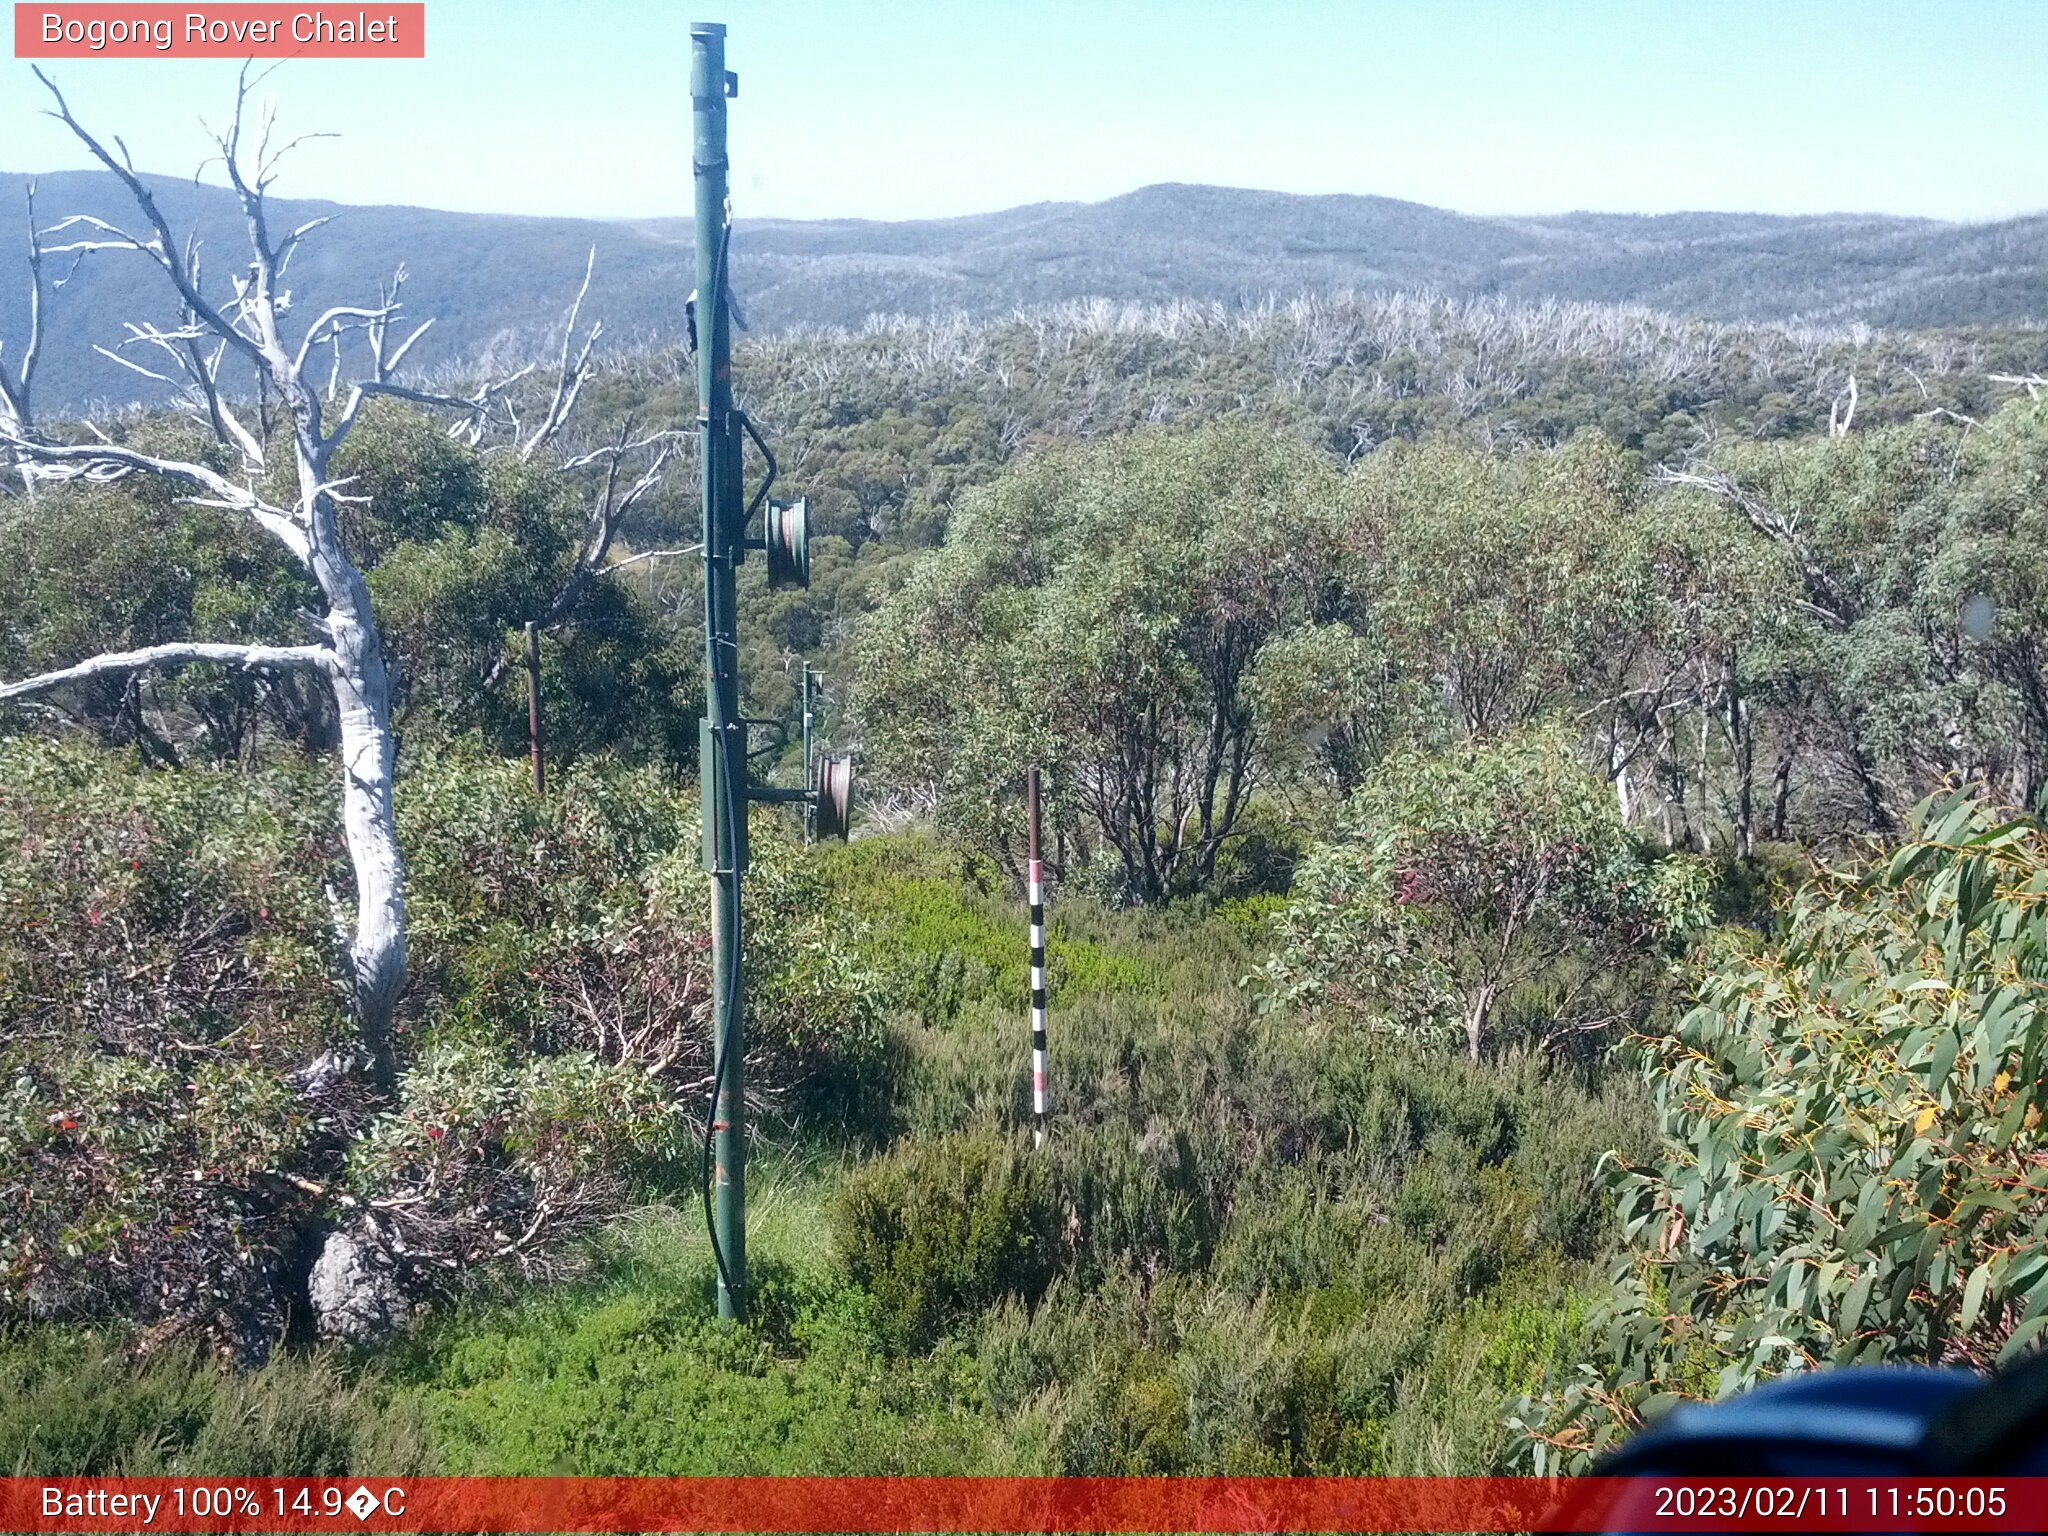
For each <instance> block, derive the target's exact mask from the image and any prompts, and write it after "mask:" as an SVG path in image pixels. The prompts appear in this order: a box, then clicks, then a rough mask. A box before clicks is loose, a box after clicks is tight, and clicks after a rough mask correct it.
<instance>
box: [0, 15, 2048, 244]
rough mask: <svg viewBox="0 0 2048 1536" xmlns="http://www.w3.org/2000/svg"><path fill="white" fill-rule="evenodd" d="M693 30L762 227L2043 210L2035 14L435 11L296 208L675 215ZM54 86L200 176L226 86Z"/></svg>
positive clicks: (191, 79) (2044, 53) (2047, 203)
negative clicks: (1133, 205) (958, 217)
mask: <svg viewBox="0 0 2048 1536" xmlns="http://www.w3.org/2000/svg"><path fill="white" fill-rule="evenodd" d="M372 8H373V9H374V6H372ZM348 9H350V10H353V9H355V5H354V4H351V5H350V6H349V7H348ZM8 10H9V11H10V12H11V7H9V8H8ZM700 16H701V17H703V18H704V19H710V20H722V21H724V22H725V23H726V24H727V26H728V27H729V29H730V38H729V50H730V52H729V57H728V62H729V64H730V65H731V67H733V68H735V69H737V70H738V71H739V73H740V77H741V81H742V90H741V95H740V98H739V100H738V101H737V102H735V103H734V104H733V119H732V158H733V165H734V202H735V205H736V211H737V212H739V213H740V214H741V216H743V217H745V216H749V215H753V216H760V215H784V216H790V217H801V218H817V217H825V216H835V215H844V216H852V217H865V218H889V219H893V218H908V217H918V216H937V215H948V214H958V213H970V212H978V211H983V210H988V209H994V208H1002V207H1008V206H1011V205H1014V204H1018V203H1028V202H1038V201H1044V200H1050V199H1064V198H1078V199H1095V198H1102V197H1109V196H1113V195H1115V194H1116V193H1119V192H1124V191H1128V190H1130V189H1131V188H1133V187H1138V186H1143V185H1145V184H1147V183H1149V182H1157V181H1199V182H1213V183H1219V184H1224V185H1233V186H1255V187H1270V188H1276V189H1280V190H1283V191H1291V192H1357V193H1381V194H1385V195H1388V196H1393V197H1404V198H1412V199H1414V200H1416V201H1420V202H1427V203H1433V204H1437V205H1439V206H1443V207H1450V208H1457V209H1462V210H1465V211H1468V212H1474V213H1540V212H1562V211H1565V210H1569V209H1574V208H1594V209H1604V210H1616V211H1631V212H1662V211H1667V210H1671V209H1679V208H1715V209H1752V210H1760V211H1767V212H1779V213H1798V212H1818V211H1823V210H1858V211H1882V212H1892V213H1915V214H1929V215H1934V216H1938V217H1943V218H1968V219H1981V218H1995V217H2002V216H2005V215H2008V214H2013V213H2019V212H2026V211H2031V210H2035V209H2039V208H2043V207H2048V186H2044V181H2048V92H2043V90H2042V89H2041V85H2040V76H2041V70H2042V68H2043V65H2044V61H2048V0H1946V3H1933V0H1928V3H1917V4H1902V3H1893V0H1774V3H1749V0H1693V3H1690V4H1678V3H1660V0H1632V3H1625V0H1239V3H1235V4H1230V5H1219V4H1213V3H1209V0H1074V3H1069V0H838V3H832V0H726V3H724V4H723V5H718V4H708V5H707V4H702V3H699V0H580V3H577V0H428V3H427V55H428V56H427V58H426V59H425V60H422V61H392V62H360V61H332V60H321V61H306V62H300V63H294V64H291V65H288V66H287V67H286V68H285V69H284V70H283V71H282V72H281V73H280V74H279V75H278V76H276V77H275V82H276V84H275V89H276V93H277V95H278V98H279V101H280V106H281V116H282V119H283V121H284V123H285V125H286V126H287V127H290V128H293V129H297V130H314V129H323V130H333V131H337V132H339V133H341V134H342V135H343V137H342V138H341V139H340V140H339V141H338V142H327V143H320V144H315V145H311V146H308V147H307V148H306V149H305V150H303V151H302V152H301V154H300V155H299V157H298V159H297V160H296V162H295V164H294V166H293V167H292V169H291V170H290V171H289V173H288V174H287V176H286V177H285V179H284V181H283V182H282V183H281V185H280V188H279V190H280V192H281V193H284V194H286V195H300V196H318V197H332V198H337V199H340V200H342V201H345V202H403V203H421V204H427V205H431V206H436V207H443V208H461V209H473V210H479V211H493V212H508V213H555V214H578V215H592V216H608V215H619V216H625V215H634V216H639V215H651V214H676V213H682V212H685V211H687V207H688V200H689V193H688V186H687V181H688V175H687V154H688V151H687V142H686V136H687V128H688V125H687V106H688V103H687V63H688V35H687V34H688V23H689V22H690V21H691V20H693V19H697V18H699V17H700ZM55 70H56V72H57V77H58V80H59V83H60V84H62V85H63V86H64V87H65V88H66V90H67V91H68V92H69V93H70V94H71V95H72V97H73V99H74V102H75V104H76V106H77V107H78V109H79V111H80V113H81V115H82V116H85V117H86V118H87V120H88V121H89V122H91V123H92V124H94V125H97V126H98V127H101V128H104V129H105V130H106V131H108V132H110V133H111V132H119V133H122V134H123V135H125V136H126V138H127V140H128V143H129V145H130V147H131V149H132V150H133V152H134V153H135V156H136V160H137V163H138V164H140V165H142V166H143V167H144V168H145V169H149V170H158V171H164V172H168V173H182V174H189V173H190V171H191V170H192V169H193V167H194V166H195V165H196V164H197V162H198V161H199V159H200V158H201V157H202V155H203V153H204V141H203V140H202V138H201V137H200V135H199V131H198V128H197V120H198V118H199V117H200V116H201V115H203V114H217V113H218V112H219V111H220V110H221V108H222V106H223V104H224V102H225V100H226V93H227V86H228V83H229V81H230V79H231V77H232V74H233V66H232V65H227V64H223V63H220V62H216V61H204V60H169V61H159V60H150V61H146V62H128V61H100V60H90V61H84V60H80V61H63V62H60V63H59V64H57V65H56V66H55ZM37 95H38V88H37V87H36V85H35V81H34V80H33V78H32V77H31V76H30V75H29V72H28V65H27V64H26V63H23V62H21V61H18V60H16V59H14V58H13V57H12V56H11V49H10V50H9V56H8V57H6V58H4V59H0V170H48V169H53V168H58V167H67V166H74V165H78V164H81V163H83V162H82V160H81V156H80V153H79V152H78V151H77V150H76V148H75V147H74V146H73V145H72V144H71V143H70V142H69V141H68V139H67V137H66V136H65V135H64V133H63V132H62V130H61V129H60V128H59V127H58V125H56V124H53V123H49V122H47V121H45V120H43V119H42V118H40V117H39V116H38V115H37V113H36V108H37V106H38V104H39V103H38V101H37Z"/></svg>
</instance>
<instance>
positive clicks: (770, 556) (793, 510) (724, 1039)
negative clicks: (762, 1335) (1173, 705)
mask: <svg viewBox="0 0 2048 1536" xmlns="http://www.w3.org/2000/svg"><path fill="white" fill-rule="evenodd" d="M738 94H739V76H738V75H735V74H731V73H729V72H728V71H727V70H726V67H725V28H724V27H723V26H721V25H719V24H718V23H717V22H712V21H700V22H694V23H692V24H691V27H690V106H691V119H692V125H693V126H692V133H691V140H692V145H691V162H692V166H693V169H694V170H695V173H696V183H697V207H696V236H697V291H696V293H695V295H693V296H692V299H691V302H690V345H691V347H692V348H693V349H694V350H695V352H696V358H697V401H698V406H697V428H698V434H699V435H698V443H699V446H700V449H701V458H702V461H703V487H702V489H703V513H704V708H705V715H704V719H703V720H702V721H701V722H700V723H699V727H698V733H697V780H698V786H699V790H700V793H701V794H702V797H703V802H704V827H703V849H704V868H705V869H706V870H707V871H708V872H709V873H710V875H711V880H712V885H711V1017H712V1020H713V1025H712V1027H713V1030H714V1036H715V1038H714V1044H713V1057H712V1090H711V1112H710V1114H709V1115H707V1116H706V1117H705V1124H704V1154H705V1162H706V1168H705V1177H706V1190H705V1206H706V1215H707V1219H708V1224H709V1225H710V1228H711V1242H712V1249H713V1254H714V1256H715V1259H716V1262H717V1266H718V1315H719V1316H720V1317H723V1318H728V1319H735V1320H736V1319H740V1318H744V1317H745V1316H746V1315H747V1126H746V1087H747V1085H746V1040H745V1030H744V1028H743V1024H744V1017H745V1015H744V1008H743V1003H744V987H743V985H742V982H743V980H744V978H745V974H746V970H745V962H744V951H743V949H742V946H741V932H740V877H741V876H742V875H744V874H745V873H746V868H747V805H748V803H749V802H751V801H756V800H760V801H766V802H769V803H771V804H776V805H801V806H802V807H803V808H804V820H805V827H806V831H807V834H809V835H815V836H817V837H837V838H839V839H841V840H842V841H843V840H844V839H845V838H846V836H847V830H848V827H849V825H850V823H851V820H852V816H853V762H852V759H850V758H846V757H833V758H825V759H822V760H821V761H819V762H818V763H817V764H816V772H815V776H813V765H812V761H811V755H810V749H811V711H810V705H811V692H810V669H809V668H808V667H807V668H805V669H804V785H803V787H802V788H800V789H780V788H777V787H775V786H773V785H769V784H754V783H751V782H749V775H748V769H747V764H748V761H749V759H750V757H751V756H752V754H751V753H750V751H749V748H748V742H747V728H748V727H749V726H750V725H765V726H768V727H770V728H771V729H775V730H778V731H780V732H781V733H782V739H781V740H778V741H774V742H771V743H770V744H769V745H768V746H767V747H764V748H763V749H762V750H763V751H775V750H777V749H778V748H780V747H781V746H783V745H784V744H785V743H786V742H787V739H788V732H787V729H786V728H785V727H784V726H783V725H782V722H780V721H774V720H749V719H747V718H746V717H745V716H744V715H742V714H741V713H740V678H739V613H738V605H737V587H738V568H739V564H740V562H741V561H742V560H744V559H746V557H747V551H748V550H750V549H757V550H759V551H761V553H762V555H763V556H764V557H765V559H766V563H767V579H768V585H769V586H771V587H808V586H809V585H810V584H811V539H810V514H809V512H808V510H807V509H806V507H805V505H804V502H803V501H802V499H801V498H799V499H798V500H796V501H794V502H781V501H776V500H774V499H772V498H771V497H770V496H769V494H768V492H769V491H770V489H771V488H773V486H774V484H775V455H774V453H772V452H771V451H770V450H769V447H768V444H767V443H766V441H764V440H763V439H762V437H761V434H760V433H759V432H757V431H756V430H755V429H754V425H753V423H752V422H750V421H748V420H747V417H746V413H745V412H744V411H742V410H740V409H739V408H738V406H736V405H735V404H734V403H733V394H732V302H731V297H732V292H731V287H730V285H729V283H728V280H727V278H728V274H727V270H726V269H727V263H728V261H729V259H730V257H731V254H732V243H731V241H732V218H731V206H730V204H729V202H728V199H727V196H726V160H725V103H726V98H727V97H729V96H736V95H738ZM746 440H751V441H752V442H753V444H754V446H755V448H757V449H758V450H759V451H760V454H761V458H762V460H763V461H764V462H765V464H766V467H767V473H766V476H765V478H764V479H763V480H762V482H761V484H760V485H759V487H757V488H756V490H755V492H754V495H753V498H752V500H748V499H747V497H746V493H745V475H744V466H743V465H742V463H741V454H742V451H743V443H744V441H746ZM756 512H759V513H760V514H761V532H760V534H759V535H758V536H755V537H749V536H748V534H747V525H748V524H749V523H751V522H752V521H753V517H754V514H755V513H756ZM535 772H536V773H538V772H539V767H538V759H536V767H535Z"/></svg>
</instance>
